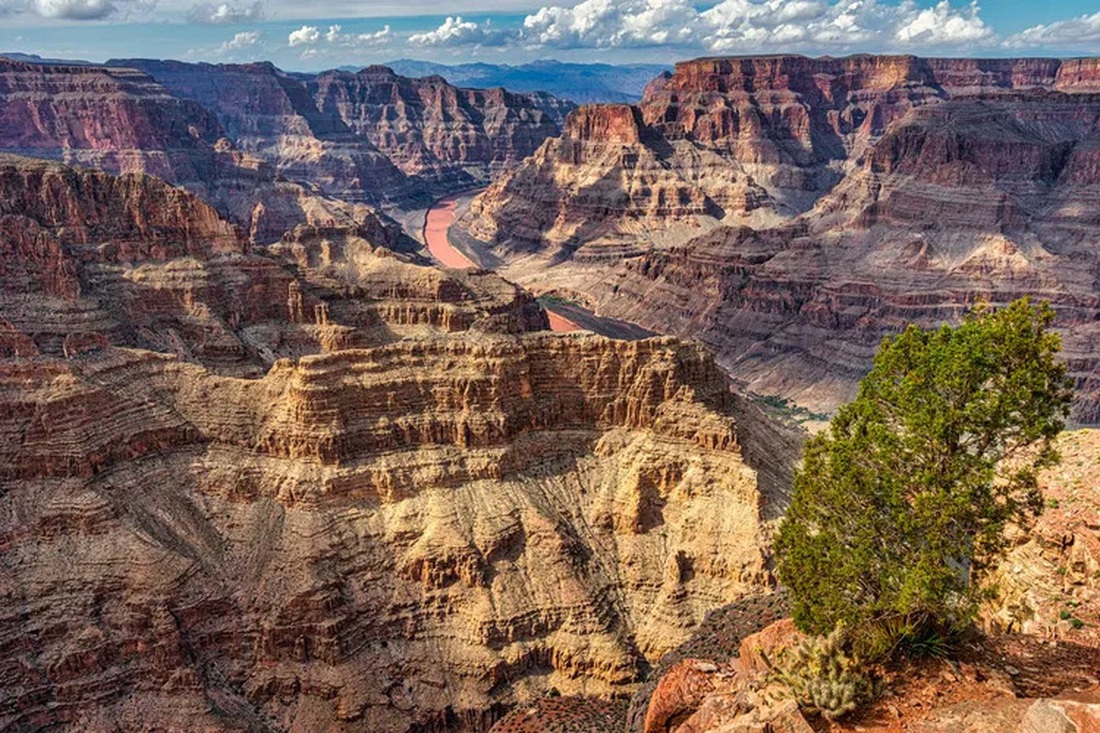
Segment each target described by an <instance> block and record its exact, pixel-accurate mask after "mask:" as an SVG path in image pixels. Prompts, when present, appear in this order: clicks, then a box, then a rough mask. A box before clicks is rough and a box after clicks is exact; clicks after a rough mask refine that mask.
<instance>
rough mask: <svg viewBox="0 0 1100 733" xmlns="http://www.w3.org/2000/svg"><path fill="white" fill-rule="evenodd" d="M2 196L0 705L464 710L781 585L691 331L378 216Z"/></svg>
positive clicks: (41, 169) (534, 695)
mask: <svg viewBox="0 0 1100 733" xmlns="http://www.w3.org/2000/svg"><path fill="white" fill-rule="evenodd" d="M0 202H3V203H0V206H2V207H4V208H2V209H0V314H2V317H3V319H4V320H3V321H2V322H0V547H2V548H3V557H4V562H3V563H2V564H0V609H2V610H0V678H2V679H4V680H5V684H4V685H3V688H2V690H0V727H3V728H11V729H25V728H50V727H58V728H60V727H66V728H72V729H85V730H99V729H108V728H125V729H127V730H163V729H166V728H169V729H170V728H178V727H180V726H186V727H188V728H202V729H209V730H242V729H248V730H255V729H275V730H320V729H325V730H348V731H351V730H372V731H382V732H386V731H431V730H470V731H485V730H487V729H488V728H489V727H490V726H491V725H492V724H493V723H494V722H495V721H496V720H497V719H498V718H500V717H502V716H503V715H504V714H505V712H506V711H507V710H508V709H509V708H511V707H512V706H515V705H517V704H520V703H523V704H528V703H531V702H532V701H534V700H536V699H538V698H540V697H542V696H544V695H545V694H546V693H547V692H549V691H550V690H551V689H556V690H558V691H560V692H561V693H563V694H565V695H585V696H595V697H599V698H602V699H604V700H608V701H610V700H611V699H612V698H615V697H618V698H620V699H621V698H623V697H624V696H625V695H626V694H627V693H628V692H629V691H630V690H632V689H633V687H634V686H635V685H636V683H637V681H638V680H639V679H640V677H641V676H642V674H643V673H644V670H645V669H646V667H647V665H648V664H649V663H650V662H653V661H656V660H657V659H658V658H659V657H660V656H661V655H662V654H663V653H664V652H665V651H667V650H668V649H670V648H671V647H672V646H675V645H676V644H677V643H679V642H680V641H682V640H683V639H686V638H687V637H688V636H689V635H690V634H691V633H692V630H693V629H694V628H695V627H696V626H697V625H698V623H699V622H700V620H701V619H702V618H703V617H704V615H705V613H706V612H707V611H708V610H710V609H711V608H713V607H715V606H717V605H721V604H723V603H728V602H730V601H735V600H737V599H739V598H742V597H744V596H749V595H754V594H756V593H759V592H761V591H763V590H766V589H767V588H769V587H770V586H771V584H772V583H773V579H772V577H771V572H770V563H769V557H768V553H767V549H766V548H767V539H768V536H769V534H770V531H771V526H772V523H773V522H774V519H775V517H776V516H777V515H778V513H779V511H780V510H781V507H782V504H783V501H784V497H783V494H782V492H781V491H780V490H779V488H778V487H779V486H781V485H782V483H783V482H784V476H783V472H784V471H789V466H790V461H791V459H792V457H793V452H792V453H790V454H788V453H787V451H788V450H790V448H789V446H788V445H787V444H785V443H782V442H779V443H777V444H776V446H777V447H776V448H774V449H773V450H772V451H771V452H770V453H765V452H762V451H761V447H760V446H759V445H758V444H756V443H754V442H753V440H752V439H750V438H749V437H748V435H749V433H751V432H752V431H753V430H754V428H755V425H756V423H758V422H759V423H762V422H763V417H762V415H761V414H760V413H759V412H758V411H756V410H755V409H754V408H753V407H752V406H751V405H750V404H746V402H745V401H743V400H741V399H740V398H738V397H736V396H735V395H734V394H733V393H731V392H730V390H729V387H728V384H727V382H726V380H725V378H724V376H723V375H722V373H721V372H720V371H719V370H718V369H717V367H716V366H715V365H714V363H713V361H712V360H711V359H710V358H709V357H708V356H706V355H705V353H704V352H703V351H702V350H701V349H699V348H698V347H696V346H690V345H686V344H683V343H681V342H678V341H675V340H673V339H668V338H658V339H648V340H644V341H635V342H627V341H611V340H607V339H604V338H601V337H598V336H594V335H592V334H585V333H574V334H568V335H559V334H552V333H549V332H547V331H546V330H545V328H546V316H545V313H544V312H543V311H542V310H541V309H540V308H538V306H537V304H536V303H535V302H534V301H533V300H532V299H531V297H530V296H529V295H527V294H526V293H525V292H524V291H522V290H519V289H518V288H516V287H515V286H513V285H511V284H509V283H507V282H506V281H504V280H502V279H500V278H499V277H498V276H496V275H493V274H492V273H487V272H484V271H479V270H474V271H469V272H444V271H439V270H436V269H433V268H430V267H426V266H423V265H422V264H420V262H419V260H418V258H417V256H416V255H415V253H410V252H408V251H405V250H404V249H403V243H402V240H401V239H400V237H399V236H398V235H397V234H396V233H394V232H393V230H392V228H389V227H387V226H385V225H384V222H380V221H379V222H374V223H373V224H372V223H371V222H369V221H364V222H363V223H362V224H360V225H359V226H357V227H351V226H331V227H326V226H322V225H320V224H303V225H300V226H298V227H296V228H294V229H293V230H291V231H290V232H288V233H287V234H286V235H285V236H284V237H283V238H282V239H281V240H280V241H279V242H277V243H275V244H272V245H271V246H261V245H256V244H252V243H250V242H249V241H248V239H247V237H246V236H245V235H244V233H243V232H241V231H239V230H238V229H237V228H235V227H234V226H233V225H231V224H229V223H227V222H226V221H225V220H223V219H221V218H219V217H218V216H217V213H216V212H215V211H214V209H213V208H211V207H210V206H209V205H207V204H205V203H203V202H202V201H201V200H199V199H198V198H196V197H195V196H192V195H191V194H188V193H186V192H184V191H182V190H181V189H178V188H174V187H171V186H169V185H167V184H165V183H164V182H162V181H160V180H158V179H155V178H152V177H148V176H144V175H142V174H138V173H134V174H128V175H125V176H121V177H114V176H111V175H109V174H106V173H101V172H90V171H80V170H74V169H70V168H67V167H65V166H63V165H61V164H59V163H53V162H44V161H40V160H28V159H22V158H16V157H10V156H7V157H3V158H0ZM788 437H789V436H788ZM792 444H793V443H792ZM606 707H607V710H608V711H616V710H621V707H622V705H621V703H618V704H616V703H611V702H608V703H607V705H606ZM609 714H610V713H609Z"/></svg>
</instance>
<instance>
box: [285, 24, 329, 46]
mask: <svg viewBox="0 0 1100 733" xmlns="http://www.w3.org/2000/svg"><path fill="white" fill-rule="evenodd" d="M320 40H321V31H319V30H317V26H315V25H304V26H302V27H301V28H299V29H298V30H296V31H291V32H290V35H289V36H287V37H286V42H287V45H289V46H290V47H291V48H293V47H295V46H312V45H313V44H314V43H317V42H318V41H320Z"/></svg>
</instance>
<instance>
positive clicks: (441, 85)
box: [108, 59, 573, 206]
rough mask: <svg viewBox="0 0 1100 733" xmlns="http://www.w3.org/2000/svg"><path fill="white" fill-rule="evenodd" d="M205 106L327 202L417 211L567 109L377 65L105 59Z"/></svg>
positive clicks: (536, 138) (530, 145)
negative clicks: (315, 68) (315, 70)
mask: <svg viewBox="0 0 1100 733" xmlns="http://www.w3.org/2000/svg"><path fill="white" fill-rule="evenodd" d="M108 63H109V64H110V65H111V66H115V67H124V68H125V67H132V68H135V69H140V70H141V71H143V72H145V73H147V74H149V75H150V76H152V77H154V78H155V79H156V80H157V81H158V82H159V83H161V84H163V85H164V87H165V88H166V89H168V90H169V91H170V92H171V93H172V94H173V95H175V96H177V97H179V98H181V99H187V100H192V101H194V102H197V103H199V104H200V105H202V106H203V108H205V109H209V110H211V111H213V112H214V113H215V114H216V115H217V118H218V120H219V121H220V122H221V124H222V125H223V126H224V127H225V130H226V133H227V135H228V136H229V137H230V138H231V139H232V140H233V141H234V143H235V144H236V146H237V147H238V148H239V149H241V150H243V151H246V152H248V153H251V154H254V155H257V156H259V157H261V158H263V159H264V160H266V161H268V162H270V163H271V164H272V165H273V166H274V167H275V168H276V170H277V171H278V172H279V173H280V174H281V175H283V176H285V177H287V178H289V179H291V180H298V181H308V182H309V183H310V184H312V185H316V186H318V187H320V189H321V190H322V191H324V192H325V193H326V194H328V195H330V196H334V197H337V198H341V199H345V200H349V201H363V202H368V203H373V204H376V205H391V204H392V205H397V206H409V205H419V204H425V203H426V201H427V199H426V198H425V196H426V195H427V194H428V193H429V192H431V191H435V192H440V191H452V190H456V189H459V188H462V187H464V186H465V187H469V186H472V185H476V183H477V182H478V181H481V180H485V179H486V178H487V177H488V176H489V175H490V174H491V173H497V172H499V171H500V170H502V169H503V168H504V167H506V166H510V165H514V164H516V163H518V162H519V161H521V160H522V159H523V158H525V157H526V156H528V155H530V154H531V153H532V152H534V150H535V149H536V148H537V147H538V146H539V144H541V143H542V141H543V140H544V139H546V138H548V137H551V136H554V135H557V134H558V133H559V132H560V130H561V125H562V123H563V121H564V119H565V115H566V114H567V113H568V112H569V110H571V109H572V108H573V105H572V104H571V103H568V102H564V101H561V100H558V99H556V98H554V97H552V96H550V95H548V94H545V93H538V92H531V93H526V94H516V93H511V92H506V91H505V90H503V89H499V88H498V89H489V90H483V89H462V88H458V87H455V86H452V85H450V84H448V83H447V82H446V81H444V80H443V79H442V78H441V77H437V76H432V77H425V78H422V79H412V78H408V77H404V76H400V75H397V74H395V73H394V72H393V71H392V70H390V69H389V68H387V67H382V66H371V67H367V68H365V69H363V70H361V71H359V72H356V73H352V72H345V71H329V72H324V73H322V74H318V75H315V76H311V75H303V74H293V75H292V74H288V73H286V72H283V71H281V70H279V69H278V68H276V67H275V66H274V65H272V64H270V63H266V62H265V63H254V64H188V63H183V62H178V61H154V60H149V59H121V60H113V61H110V62H108Z"/></svg>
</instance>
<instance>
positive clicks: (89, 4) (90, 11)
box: [31, 0, 118, 20]
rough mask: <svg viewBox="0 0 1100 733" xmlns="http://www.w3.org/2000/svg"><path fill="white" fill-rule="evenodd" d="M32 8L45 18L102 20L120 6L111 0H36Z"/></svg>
mask: <svg viewBox="0 0 1100 733" xmlns="http://www.w3.org/2000/svg"><path fill="white" fill-rule="evenodd" d="M31 7H32V9H33V10H34V11H35V12H37V13H38V14H39V15H41V16H43V17H45V18H62V19H64V20H102V19H103V18H107V17H110V16H111V15H114V14H115V12H116V11H117V10H118V7H117V6H116V5H115V4H114V3H113V2H111V0H34V2H33V4H32V5H31Z"/></svg>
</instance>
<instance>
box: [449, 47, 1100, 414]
mask: <svg viewBox="0 0 1100 733" xmlns="http://www.w3.org/2000/svg"><path fill="white" fill-rule="evenodd" d="M1098 121H1100V61H1097V60H1096V59H1079V60H1065V61H1059V60H1053V59H989V60H985V59H983V60H976V59H920V58H916V57H911V56H897V57H888V56H852V57H848V58H842V59H809V58H804V57H797V56H776V57H759V58H728V59H699V60H696V61H688V62H683V63H680V64H678V65H677V67H676V70H675V71H674V72H673V73H671V74H666V75H662V76H661V77H658V78H657V79H655V80H654V81H653V82H652V83H651V84H650V86H649V88H648V89H647V91H646V94H645V96H644V98H643V99H642V101H641V102H640V103H639V104H638V105H592V106H584V107H581V108H580V109H578V110H577V111H576V112H574V113H573V114H572V115H570V117H569V119H568V120H567V122H566V124H565V127H564V130H563V133H562V135H561V136H560V137H558V138H551V139H549V140H547V141H546V142H545V143H543V145H542V147H541V148H540V149H539V150H538V151H537V152H536V153H535V154H534V155H533V156H532V157H531V158H529V159H527V160H526V161H525V162H524V164H523V165H522V166H520V167H519V168H517V169H515V170H514V171H512V172H510V173H509V174H507V175H505V176H503V177H501V178H500V179H498V180H497V181H495V182H494V183H493V184H492V185H491V186H490V187H489V188H488V189H487V190H486V192H485V193H484V194H483V195H482V196H481V197H479V198H478V199H477V200H476V201H475V202H474V203H473V205H472V206H471V207H470V211H469V214H468V216H467V217H466V218H465V220H464V221H462V222H460V224H459V226H460V227H462V228H463V229H464V230H465V231H466V232H467V233H468V234H469V235H471V236H473V237H475V238H477V239H478V240H481V241H483V242H485V243H486V246H487V247H490V248H491V249H492V251H493V252H494V253H495V254H496V255H497V256H499V257H500V258H501V259H502V261H503V264H502V266H501V268H500V271H501V272H502V273H503V274H504V275H505V276H506V277H509V278H510V279H513V280H515V281H517V282H519V283H521V284H523V285H525V286H527V287H528V288H530V289H532V290H533V291H535V292H538V293H557V294H559V295H561V296H563V297H567V298H571V299H574V300H576V301H579V302H580V303H582V304H584V305H586V306H588V307H590V308H591V309H593V310H595V311H597V312H598V313H600V314H601V315H607V316H613V317H617V318H622V319H626V320H629V321H633V322H636V323H638V324H640V325H642V326H645V327H647V328H650V329H653V330H655V331H658V332H661V333H668V334H675V335H679V336H683V337H696V338H699V339H701V340H702V341H703V342H704V343H706V344H707V346H708V347H709V348H710V349H711V350H712V352H713V353H714V354H715V356H716V358H717V359H718V361H719V363H720V364H721V365H722V367H723V368H724V369H725V370H726V371H727V372H728V373H730V374H731V375H732V376H733V377H734V378H735V379H736V380H737V381H738V382H739V383H741V384H742V385H744V386H745V387H746V388H747V389H750V390H752V391H755V392H759V393H763V394H767V395H774V396H778V397H780V398H785V399H789V400H791V401H792V402H793V403H796V404H799V405H802V406H804V407H806V408H809V409H810V410H812V411H814V412H821V413H828V412H829V411H831V410H832V409H835V407H836V406H837V405H838V404H839V403H841V402H843V401H845V400H847V399H850V398H851V396H852V395H853V394H854V387H855V384H856V381H857V380H858V378H859V377H860V376H861V375H862V374H863V373H864V372H865V371H866V370H867V369H868V368H869V364H870V358H871V355H872V354H873V351H874V349H875V347H876V346H877V344H878V343H879V341H880V340H881V338H882V337H883V336H884V335H885V334H888V333H891V332H895V331H897V330H898V329H900V328H902V327H903V326H904V325H905V324H907V323H911V322H913V323H917V324H920V325H926V326H927V325H933V324H937V323H941V322H944V321H951V320H954V319H957V318H958V317H959V316H960V314H961V313H962V312H963V311H964V310H965V309H967V308H968V307H969V306H970V305H972V304H973V303H974V302H976V301H978V300H986V301H988V302H991V303H993V304H999V303H1005V302H1008V301H1011V300H1013V299H1015V298H1017V297H1020V296H1022V295H1031V296H1033V297H1035V298H1041V299H1046V300H1049V301H1051V302H1052V303H1053V304H1054V305H1055V307H1056V308H1057V310H1058V314H1059V321H1058V325H1059V327H1060V330H1061V332H1062V335H1063V339H1064V342H1065V356H1066V359H1067V362H1068V363H1069V364H1070V367H1071V370H1072V372H1073V376H1074V377H1075V380H1076V382H1077V386H1078V393H1079V396H1078V401H1077V404H1076V406H1075V413H1074V414H1075V417H1076V419H1078V420H1080V421H1082V422H1086V423H1088V422H1095V420H1096V419H1097V415H1098V414H1100V413H1098V412H1097V410H1098V407H1097V404H1098V403H1097V400H1098V398H1097V394H1096V374H1097V368H1098V367H1100V361H1098V358H1100V352H1097V349H1096V344H1097V343H1100V341H1098V339H1097V333H1096V329H1095V325H1094V324H1095V323H1096V320H1097V315H1098V311H1097V306H1098V302H1097V299H1096V272H1097V271H1098V266H1100V261H1098V260H1097V259H1096V247H1095V246H1094V245H1095V243H1096V231H1097V229H1096V227H1097V224H1098V223H1100V209H1098V208H1097V205H1096V201H1097V200H1098V199H1097V196H1096V194H1097V192H1098V191H1100V157H1098V152H1097V151H1098V150H1100V147H1098V145H1100V138H1098V137H1097V135H1098V133H1097V130H1098V129H1100V126H1098Z"/></svg>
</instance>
